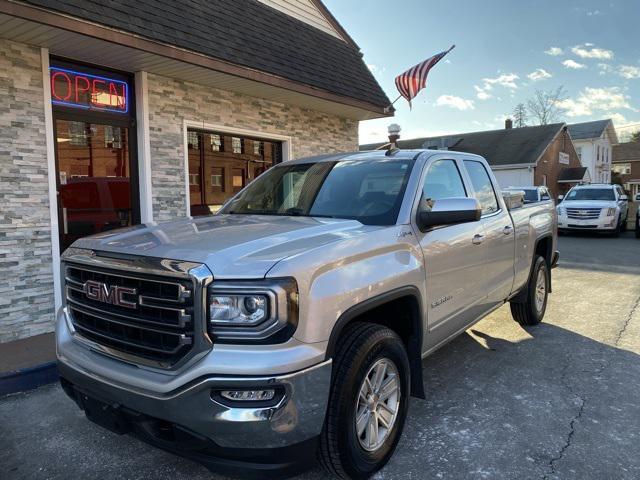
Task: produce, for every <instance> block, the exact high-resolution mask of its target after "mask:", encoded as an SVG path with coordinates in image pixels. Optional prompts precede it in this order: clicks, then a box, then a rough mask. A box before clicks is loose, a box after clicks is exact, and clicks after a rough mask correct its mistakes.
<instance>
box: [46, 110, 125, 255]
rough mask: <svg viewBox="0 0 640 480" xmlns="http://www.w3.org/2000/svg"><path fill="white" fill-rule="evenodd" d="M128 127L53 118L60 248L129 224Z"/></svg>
mask: <svg viewBox="0 0 640 480" xmlns="http://www.w3.org/2000/svg"><path fill="white" fill-rule="evenodd" d="M128 141H129V129H128V128H126V127H119V126H113V125H102V124H97V123H88V122H77V121H70V120H60V119H58V120H56V153H57V159H58V181H59V185H60V187H59V194H58V208H59V209H60V220H61V222H60V224H61V225H60V230H61V237H62V248H63V249H66V248H67V247H68V246H69V245H71V243H72V242H74V241H75V240H77V239H78V238H80V237H84V236H86V235H91V234H94V233H99V232H105V231H107V230H111V229H113V228H119V227H125V226H128V225H131V224H132V210H131V178H130V174H131V172H130V158H129V145H128Z"/></svg>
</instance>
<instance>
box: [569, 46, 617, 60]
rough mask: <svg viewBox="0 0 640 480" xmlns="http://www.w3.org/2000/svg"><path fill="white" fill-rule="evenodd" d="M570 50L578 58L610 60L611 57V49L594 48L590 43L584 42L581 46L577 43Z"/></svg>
mask: <svg viewBox="0 0 640 480" xmlns="http://www.w3.org/2000/svg"><path fill="white" fill-rule="evenodd" d="M571 51H572V52H573V53H574V54H575V55H577V56H579V57H580V58H597V59H599V60H611V59H612V58H613V52H612V51H611V50H605V49H604V48H595V47H593V44H592V43H585V44H584V45H582V46H580V45H577V46H575V47H573V48H572V49H571Z"/></svg>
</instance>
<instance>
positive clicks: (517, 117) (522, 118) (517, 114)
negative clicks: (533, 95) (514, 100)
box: [513, 103, 529, 128]
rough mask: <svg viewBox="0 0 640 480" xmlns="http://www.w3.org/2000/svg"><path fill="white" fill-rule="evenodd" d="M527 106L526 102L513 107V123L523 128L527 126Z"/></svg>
mask: <svg viewBox="0 0 640 480" xmlns="http://www.w3.org/2000/svg"><path fill="white" fill-rule="evenodd" d="M528 117H529V116H528V114H527V107H526V106H525V104H524V103H519V104H517V105H516V106H515V108H514V109H513V125H514V126H515V127H516V128H522V127H526V126H527V120H528V119H529V118H528Z"/></svg>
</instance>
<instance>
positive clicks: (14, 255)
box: [0, 39, 54, 343]
mask: <svg viewBox="0 0 640 480" xmlns="http://www.w3.org/2000/svg"><path fill="white" fill-rule="evenodd" d="M48 191H49V189H48V183H47V157H46V145H45V126H44V97H43V91H42V63H41V58H40V49H39V48H36V47H30V46H27V45H22V44H18V43H14V42H10V41H7V40H1V39H0V272H1V275H2V281H1V282H0V343H1V342H7V341H10V340H15V339H18V338H23V337H28V336H31V335H37V334H39V333H44V332H50V331H52V330H53V308H54V307H53V273H52V259H51V225H50V219H49V197H48Z"/></svg>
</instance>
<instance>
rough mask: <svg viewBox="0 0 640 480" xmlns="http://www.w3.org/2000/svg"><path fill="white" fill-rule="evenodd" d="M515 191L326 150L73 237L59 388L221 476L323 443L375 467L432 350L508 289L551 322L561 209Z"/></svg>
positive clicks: (66, 271) (337, 458)
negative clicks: (158, 217)
mask: <svg viewBox="0 0 640 480" xmlns="http://www.w3.org/2000/svg"><path fill="white" fill-rule="evenodd" d="M514 196H515V201H514ZM505 199H507V200H508V202H509V205H510V206H509V207H508V205H507V203H506V201H505ZM519 200H520V201H519V202H518V196H517V194H514V193H511V194H509V195H507V196H505V197H504V198H503V196H502V194H501V193H500V190H499V187H498V185H497V183H496V181H495V178H494V177H493V175H492V173H491V170H490V169H489V167H488V165H487V163H486V161H485V160H484V159H483V158H481V157H479V156H476V155H470V154H465V153H460V152H450V151H434V150H406V151H404V150H390V151H386V152H385V151H376V152H362V153H353V154H341V155H336V154H334V155H326V156H321V157H314V158H306V159H301V160H297V161H290V162H286V163H284V164H281V165H278V166H276V167H274V168H272V169H270V170H269V171H267V172H266V173H264V174H263V175H261V176H260V177H259V178H258V179H256V180H255V181H254V182H253V183H251V184H250V185H248V186H247V187H246V188H245V189H244V190H242V191H241V192H240V193H238V194H237V195H236V196H235V197H234V198H232V199H231V200H230V201H229V202H228V203H227V204H226V205H225V206H224V208H223V209H222V210H221V211H220V213H219V214H217V215H214V216H210V217H203V218H197V219H187V220H180V221H176V222H171V223H165V224H161V225H146V226H144V225H141V226H138V227H133V228H129V229H124V230H120V231H117V232H109V233H104V234H100V235H96V236H93V237H88V238H84V239H81V240H78V241H77V242H76V243H75V244H74V245H73V246H72V247H71V248H69V249H68V250H67V251H66V252H65V253H64V255H63V261H62V265H61V268H62V272H63V278H64V279H65V297H66V298H65V303H64V305H63V308H62V309H61V310H60V311H59V312H58V314H57V316H58V318H57V332H56V334H57V355H58V362H59V372H60V376H61V383H62V386H63V388H64V390H65V391H66V392H67V394H68V395H69V396H70V397H71V398H73V399H74V400H75V401H76V403H77V404H78V405H79V407H80V408H82V409H83V410H84V411H85V413H86V415H87V417H88V418H89V419H90V420H92V421H94V422H96V423H98V424H100V425H102V426H104V427H106V428H109V429H111V430H113V431H115V432H118V433H132V434H134V435H136V436H138V437H139V438H141V439H143V440H145V441H147V442H149V443H151V444H153V445H156V446H158V447H160V448H163V449H166V450H169V451H172V452H175V453H177V454H179V455H182V456H184V457H188V458H191V459H193V460H196V461H198V462H201V463H203V464H205V465H206V466H208V467H209V468H210V469H211V470H213V471H220V472H225V473H228V472H232V473H234V474H237V473H238V472H239V471H240V470H239V469H241V468H242V469H246V470H245V471H246V472H247V473H251V472H253V473H254V474H257V475H258V476H264V477H269V478H271V477H272V475H273V474H275V473H276V472H278V473H284V474H291V473H293V472H296V471H298V470H299V469H300V468H303V467H305V466H310V465H312V464H313V459H314V458H316V457H317V458H319V459H320V462H321V463H322V464H323V465H324V467H326V469H327V470H328V471H329V472H330V473H331V474H333V475H335V476H337V477H340V478H356V479H360V478H367V477H369V476H370V475H372V474H373V473H374V472H375V471H377V470H379V469H380V468H381V467H382V466H384V465H385V463H386V462H387V461H388V460H389V458H390V457H391V455H392V454H393V452H394V449H395V447H396V445H397V443H398V440H399V438H400V435H401V433H402V429H403V424H404V422H405V418H406V416H407V408H408V399H409V397H410V396H416V397H421V398H424V387H423V375H422V365H423V360H424V359H425V357H427V356H428V355H429V354H430V353H432V352H434V351H435V350H436V349H437V348H439V347H441V346H442V345H444V344H445V343H447V342H448V341H449V340H451V339H453V338H454V337H455V336H456V335H458V334H460V333H462V332H464V331H465V330H466V329H467V328H469V327H470V326H471V325H473V324H474V323H475V322H477V321H479V320H480V319H482V318H483V317H484V316H486V315H488V314H489V313H491V312H492V311H494V310H495V309H497V308H499V307H500V306H502V305H504V304H505V303H506V302H509V303H510V306H511V312H512V314H513V318H514V319H515V320H516V321H517V322H519V323H520V324H521V325H523V326H529V325H535V324H537V323H539V322H540V321H541V320H542V318H543V316H544V313H545V309H546V305H547V295H548V293H549V292H550V291H551V269H552V268H553V267H554V266H555V263H556V261H557V259H558V253H557V251H556V241H557V219H556V212H555V209H554V206H553V205H552V203H548V204H547V203H541V204H532V205H529V206H522V203H523V202H522V196H520V197H519Z"/></svg>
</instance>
